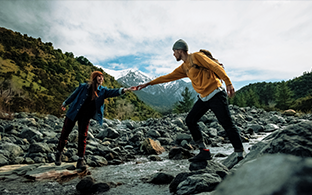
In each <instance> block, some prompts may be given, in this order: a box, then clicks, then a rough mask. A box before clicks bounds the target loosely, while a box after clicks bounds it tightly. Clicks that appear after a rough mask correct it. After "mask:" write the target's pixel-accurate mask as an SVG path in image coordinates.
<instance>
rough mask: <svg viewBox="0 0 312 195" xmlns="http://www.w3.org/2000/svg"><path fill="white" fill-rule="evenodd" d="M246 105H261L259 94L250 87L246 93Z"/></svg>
mask: <svg viewBox="0 0 312 195" xmlns="http://www.w3.org/2000/svg"><path fill="white" fill-rule="evenodd" d="M246 106H249V107H252V106H256V107H258V108H259V107H260V103H259V96H258V95H257V94H256V92H255V91H254V90H253V89H249V91H248V92H247V93H246Z"/></svg>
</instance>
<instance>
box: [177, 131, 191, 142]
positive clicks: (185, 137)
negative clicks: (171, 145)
mask: <svg viewBox="0 0 312 195" xmlns="http://www.w3.org/2000/svg"><path fill="white" fill-rule="evenodd" d="M183 140H186V141H188V142H190V141H192V136H191V135H189V134H186V133H179V134H177V136H176V139H175V141H176V143H178V144H180V143H181V142H182V141H183Z"/></svg>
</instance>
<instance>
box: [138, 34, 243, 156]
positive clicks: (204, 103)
mask: <svg viewBox="0 0 312 195" xmlns="http://www.w3.org/2000/svg"><path fill="white" fill-rule="evenodd" d="M172 49H173V52H174V53H173V55H174V57H175V58H176V60H177V61H181V60H182V61H183V64H182V65H180V66H179V67H178V68H176V69H175V70H174V71H173V72H171V73H170V74H167V75H164V76H160V77H158V78H156V79H154V80H152V81H150V82H148V83H144V84H141V85H138V86H137V89H138V90H141V89H143V88H145V87H147V86H149V85H155V84H159V83H166V82H170V81H174V80H178V79H182V78H185V77H188V78H190V80H191V82H192V85H193V88H194V89H195V91H196V92H197V93H199V96H198V97H199V98H198V100H197V101H196V103H195V104H194V106H193V108H192V109H191V111H190V112H189V114H188V115H187V117H186V119H185V122H186V125H187V126H188V128H189V130H190V132H191V134H192V137H193V140H194V141H195V143H196V144H197V145H198V147H199V150H200V152H199V154H198V155H196V156H195V157H193V158H191V159H189V161H190V162H193V161H202V160H210V159H211V158H212V157H211V153H210V151H209V149H207V148H206V145H205V143H204V141H203V136H202V133H201V131H200V129H199V126H198V124H197V122H198V120H199V119H200V118H201V117H202V116H203V115H204V114H205V113H206V112H207V111H208V110H209V109H211V110H212V111H213V112H214V114H215V115H216V117H217V119H218V121H219V123H220V124H221V125H222V127H223V128H224V129H225V131H226V133H227V136H228V137H229V139H230V141H231V143H232V145H233V147H234V151H235V152H236V153H237V160H238V161H240V160H242V159H243V152H244V148H243V144H242V141H241V138H240V135H239V133H238V130H237V127H236V126H235V125H234V123H233V120H232V118H231V115H230V112H229V108H228V102H227V95H228V96H229V97H233V96H234V94H235V90H234V87H233V85H232V83H231V81H230V79H229V77H228V76H227V74H226V73H225V71H224V69H223V68H222V67H221V66H220V65H219V62H218V61H217V60H216V59H214V58H213V57H212V56H211V58H210V57H207V56H206V55H205V54H204V53H203V52H195V53H192V54H189V53H188V46H187V44H186V42H185V41H184V40H182V39H179V40H178V41H176V42H175V43H174V45H173V48H172ZM221 80H223V81H224V82H225V85H226V91H225V90H224V89H223V88H222V83H221Z"/></svg>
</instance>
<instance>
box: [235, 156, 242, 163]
mask: <svg viewBox="0 0 312 195" xmlns="http://www.w3.org/2000/svg"><path fill="white" fill-rule="evenodd" d="M236 159H237V163H239V161H241V160H243V159H244V157H242V156H238V157H237V158H236Z"/></svg>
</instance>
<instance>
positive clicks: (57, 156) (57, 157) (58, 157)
mask: <svg viewBox="0 0 312 195" xmlns="http://www.w3.org/2000/svg"><path fill="white" fill-rule="evenodd" d="M61 164H62V152H60V151H57V152H56V154H55V165H56V166H60V165H61Z"/></svg>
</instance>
